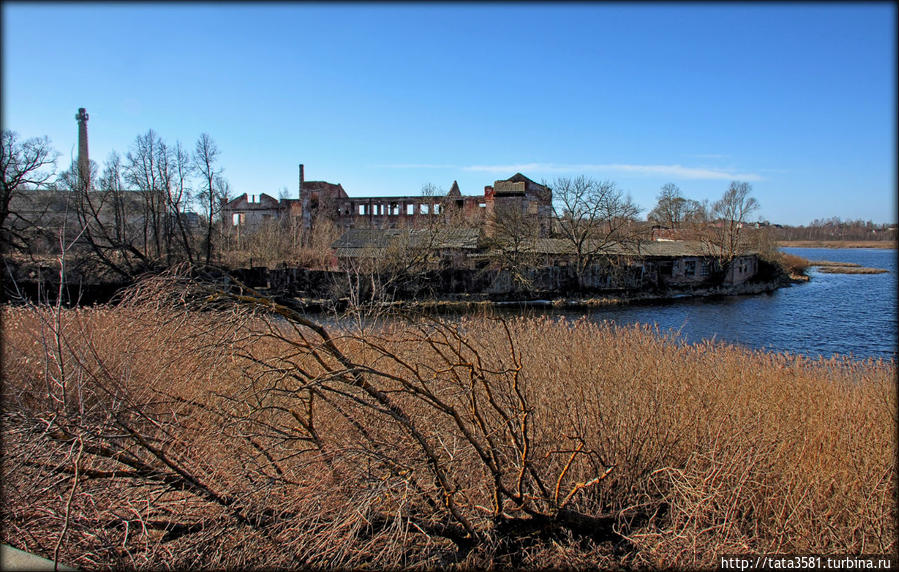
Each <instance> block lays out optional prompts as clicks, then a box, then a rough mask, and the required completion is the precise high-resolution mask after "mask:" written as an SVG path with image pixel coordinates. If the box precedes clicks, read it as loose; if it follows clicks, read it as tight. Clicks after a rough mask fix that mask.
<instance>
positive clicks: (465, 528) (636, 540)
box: [2, 288, 897, 569]
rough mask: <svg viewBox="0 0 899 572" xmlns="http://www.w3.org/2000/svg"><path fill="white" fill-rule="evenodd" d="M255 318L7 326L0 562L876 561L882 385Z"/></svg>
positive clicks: (138, 302) (876, 371) (477, 322)
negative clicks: (836, 557)
mask: <svg viewBox="0 0 899 572" xmlns="http://www.w3.org/2000/svg"><path fill="white" fill-rule="evenodd" d="M165 292H170V293H165ZM174 292H178V293H177V294H174ZM186 299H190V298H189V297H188V298H186ZM242 303H243V304H247V303H249V304H252V303H254V301H253V300H252V299H243V300H242ZM210 304H214V309H213V306H210ZM267 307H268V308H269V309H273V310H274V311H276V312H277V313H278V315H279V318H278V319H269V318H266V317H265V316H264V315H262V314H254V313H252V312H250V311H248V310H247V309H245V306H240V307H235V306H233V305H231V304H226V303H225V300H218V299H215V298H209V297H207V298H204V307H203V311H196V309H191V308H187V307H185V306H183V305H182V294H181V293H180V291H178V290H176V289H174V288H168V289H167V290H163V289H160V290H157V291H155V292H153V291H150V292H149V293H147V294H145V295H141V296H139V297H138V298H136V299H132V300H131V301H129V302H128V303H125V304H123V305H121V306H119V307H117V308H115V309H108V308H82V309H73V310H61V311H55V310H53V309H52V308H11V307H6V308H4V309H3V313H2V318H3V342H4V343H3V354H2V358H3V364H2V365H3V368H2V371H3V376H4V377H3V400H2V404H3V421H4V422H3V440H4V448H3V456H4V458H3V464H2V469H3V482H4V489H5V491H4V492H5V503H6V506H5V507H4V511H3V526H2V530H3V538H2V541H3V542H6V543H9V544H12V545H14V546H16V547H18V548H21V549H26V550H29V551H31V552H34V553H37V554H41V555H44V556H47V555H52V553H53V551H54V548H55V547H56V543H57V542H58V541H59V539H60V534H61V532H63V531H64V538H63V540H62V541H61V542H60V551H59V555H60V559H61V560H62V561H64V562H67V563H70V564H72V565H74V566H77V567H84V568H93V567H127V568H154V569H155V568H166V567H176V568H193V567H203V568H212V567H216V568H244V567H298V566H302V567H308V566H314V567H360V566H374V567H379V568H384V567H407V566H414V567H428V568H430V567H448V566H453V565H460V566H465V567H486V566H501V567H503V566H524V567H535V566H553V567H571V566H575V567H578V566H580V567H583V566H588V567H594V566H600V567H609V566H615V565H625V566H650V567H671V566H676V567H677V566H689V567H695V566H706V567H713V566H716V565H717V556H718V555H719V554H723V553H749V552H751V553H774V552H777V553H824V554H846V553H862V552H863V553H889V552H894V551H895V550H896V533H897V530H896V497H895V490H896V489H895V487H896V465H895V453H896V451H895V443H894V437H895V423H896V418H895V414H896V386H895V375H896V367H895V364H894V363H893V362H881V361H867V362H851V361H846V360H841V359H807V358H803V357H791V356H787V355H778V354H766V353H761V352H754V351H748V350H745V349H741V348H737V347H732V346H726V345H716V344H701V345H698V346H691V345H684V344H681V343H679V342H677V341H676V340H674V339H671V338H667V337H664V336H660V335H659V334H658V333H657V332H654V331H652V330H650V329H646V328H641V327H626V328H618V327H611V326H601V325H597V324H595V323H590V322H587V321H577V322H565V321H561V322H557V321H553V320H549V319H524V318H522V319H515V320H512V321H509V322H500V321H496V320H493V319H491V318H489V317H487V316H484V317H477V318H467V319H462V320H461V321H457V322H454V325H447V324H444V323H442V322H440V321H435V320H424V321H418V322H403V321H397V320H393V321H389V322H386V323H384V325H383V326H381V327H377V328H375V327H372V326H368V327H369V328H370V329H369V330H367V331H364V332H360V331H357V330H352V329H347V330H344V331H340V332H337V331H335V332H332V335H331V336H329V337H323V332H322V331H320V330H317V329H316V326H315V325H314V324H310V323H306V322H305V321H304V320H305V319H304V318H303V317H302V316H297V315H294V314H292V313H291V312H290V310H289V309H285V308H280V307H277V306H271V304H268V306H267ZM347 323H349V322H347Z"/></svg>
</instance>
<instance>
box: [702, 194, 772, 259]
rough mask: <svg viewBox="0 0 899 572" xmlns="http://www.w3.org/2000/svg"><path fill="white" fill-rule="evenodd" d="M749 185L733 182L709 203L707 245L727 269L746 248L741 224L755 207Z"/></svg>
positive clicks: (744, 234) (746, 244) (754, 200)
mask: <svg viewBox="0 0 899 572" xmlns="http://www.w3.org/2000/svg"><path fill="white" fill-rule="evenodd" d="M751 193H752V185H750V184H749V183H744V182H740V181H733V182H732V183H731V184H730V188H728V189H727V191H725V192H724V196H722V197H721V199H720V200H718V201H715V203H714V204H713V205H712V212H711V216H712V223H711V224H710V225H709V227H708V231H707V235H706V243H707V245H708V248H709V250H710V252H711V254H713V255H714V256H715V257H716V258H717V259H718V261H719V263H720V264H721V267H722V269H723V270H724V271H725V272H727V269H728V268H729V266H730V263H731V262H732V261H733V259H734V258H735V257H737V256H739V255H740V254H741V253H742V252H745V251H746V249H747V248H748V247H749V245H748V243H747V240H746V238H747V233H746V231H745V229H744V225H745V224H746V223H747V222H748V221H749V216H750V215H751V214H753V213H754V212H756V211H757V210H758V208H759V203H758V201H757V200H756V199H755V198H754V197H752V196H751Z"/></svg>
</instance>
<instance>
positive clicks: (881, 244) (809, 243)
mask: <svg viewBox="0 0 899 572" xmlns="http://www.w3.org/2000/svg"><path fill="white" fill-rule="evenodd" d="M778 244H780V246H785V247H793V248H885V249H895V248H896V246H897V243H896V240H895V239H892V240H888V239H885V240H780V241H778Z"/></svg>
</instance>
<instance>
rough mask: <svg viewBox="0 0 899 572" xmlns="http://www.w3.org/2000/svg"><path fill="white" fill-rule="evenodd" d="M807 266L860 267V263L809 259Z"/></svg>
mask: <svg viewBox="0 0 899 572" xmlns="http://www.w3.org/2000/svg"><path fill="white" fill-rule="evenodd" d="M808 265H809V266H818V267H822V266H844V267H861V264H856V263H854V262H835V261H833V260H810V261H808Z"/></svg>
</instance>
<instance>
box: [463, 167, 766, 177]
mask: <svg viewBox="0 0 899 572" xmlns="http://www.w3.org/2000/svg"><path fill="white" fill-rule="evenodd" d="M463 169H464V170H466V171H481V172H491V173H493V172H496V173H509V172H511V173H514V172H521V173H524V172H528V171H529V172H538V173H592V172H615V173H627V174H631V175H646V176H653V175H657V176H666V177H675V178H680V179H711V180H741V181H761V180H762V176H761V175H758V174H755V173H738V172H734V171H729V170H724V169H709V168H704V167H684V166H683V165H637V164H627V163H610V164H570V165H566V164H558V163H522V164H518V165H471V166H468V167H463Z"/></svg>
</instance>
